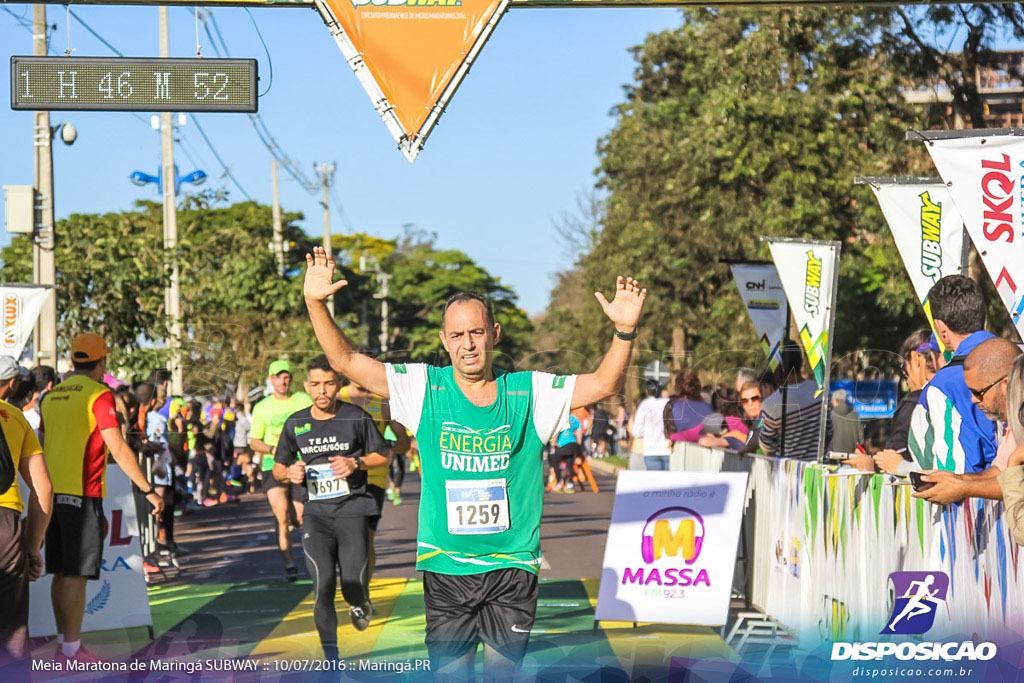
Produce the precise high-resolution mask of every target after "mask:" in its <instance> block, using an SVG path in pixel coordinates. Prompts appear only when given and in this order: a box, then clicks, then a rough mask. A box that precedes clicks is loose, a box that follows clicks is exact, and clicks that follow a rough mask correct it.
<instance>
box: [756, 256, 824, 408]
mask: <svg viewBox="0 0 1024 683" xmlns="http://www.w3.org/2000/svg"><path fill="white" fill-rule="evenodd" d="M766 239H767V241H768V248H769V249H770V250H771V253H772V260H773V261H774V262H775V267H776V268H777V269H778V272H779V279H780V280H781V281H782V289H783V290H784V291H785V293H786V298H787V299H788V300H789V307H790V310H792V311H793V319H794V320H795V321H796V327H797V329H798V330H800V342H801V343H802V344H803V347H804V351H806V352H807V362H808V363H809V364H810V368H811V373H812V374H813V376H814V380H815V381H816V382H817V383H818V387H822V388H823V387H824V386H825V381H826V373H827V371H828V365H829V362H830V357H831V355H832V346H831V344H832V340H831V338H830V337H831V335H832V327H833V325H834V323H835V300H836V278H837V275H838V268H839V243H838V242H820V241H814V240H794V239H783V238H776V237H769V238H766Z"/></svg>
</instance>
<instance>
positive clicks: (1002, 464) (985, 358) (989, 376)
mask: <svg viewBox="0 0 1024 683" xmlns="http://www.w3.org/2000/svg"><path fill="white" fill-rule="evenodd" d="M1019 355H1021V350H1020V349H1019V348H1018V347H1017V345H1016V344H1013V343H1011V342H1008V341H1007V340H1005V339H1000V338H998V337H994V338H992V339H987V340H985V341H983V342H981V343H980V344H978V346H977V347H975V349H974V350H973V351H971V353H970V354H969V355H968V356H967V358H966V359H965V360H964V381H965V383H966V384H967V390H968V391H969V392H970V393H971V398H972V400H973V401H974V404H975V406H976V407H977V408H979V409H980V410H981V411H982V412H983V413H984V414H985V415H986V416H988V418H989V419H990V420H991V421H993V422H995V423H996V424H1000V425H1004V426H1003V428H1002V429H1001V434H1000V436H1001V438H1000V440H999V447H998V449H997V450H996V458H995V460H994V461H993V462H992V465H991V466H990V467H988V468H986V469H984V470H982V471H981V472H978V473H977V474H957V473H953V472H947V471H944V470H931V471H927V472H924V473H923V474H924V477H923V478H924V480H925V481H927V482H931V483H933V484H934V486H932V487H931V488H928V489H926V490H923V491H919V492H917V493H915V494H914V495H915V496H916V497H918V498H924V499H925V500H929V501H931V502H933V503H937V504H939V505H948V504H949V503H955V502H958V501H961V500H963V499H964V498H990V499H993V500H1002V499H1003V489H1002V487H1001V486H1000V485H999V481H998V480H997V477H998V476H999V474H1000V473H1001V472H1002V471H1003V470H1004V469H1006V466H1007V463H1008V462H1009V459H1010V454H1011V453H1013V451H1014V450H1015V449H1016V448H1017V443H1016V441H1015V440H1014V438H1013V433H1012V432H1010V430H1009V428H1008V427H1006V426H1005V424H1006V380H1007V377H1008V376H1009V374H1010V369H1011V368H1012V367H1013V362H1014V361H1015V360H1016V359H1017V357H1018V356H1019Z"/></svg>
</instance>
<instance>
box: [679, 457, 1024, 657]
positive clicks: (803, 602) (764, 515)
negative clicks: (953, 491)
mask: <svg viewBox="0 0 1024 683" xmlns="http://www.w3.org/2000/svg"><path fill="white" fill-rule="evenodd" d="M670 469H672V470H677V471H692V472H720V471H744V472H748V473H749V475H750V476H749V477H748V483H747V508H746V513H745V519H744V533H743V534H741V543H742V544H744V547H741V548H740V550H739V553H738V556H739V557H740V558H745V559H746V561H745V562H743V563H741V564H742V565H743V566H738V571H737V580H736V582H735V583H736V584H737V586H739V587H741V588H743V592H744V594H745V596H746V599H747V601H748V604H750V605H752V606H753V607H755V608H757V609H758V610H760V611H762V612H764V613H765V614H766V615H767V616H768V617H770V618H771V619H774V620H776V621H777V622H779V623H780V624H783V625H785V626H786V627H787V628H788V629H789V630H791V631H792V632H794V633H796V634H798V635H799V637H800V640H801V644H802V645H813V643H814V642H828V641H857V640H861V641H873V640H878V639H879V636H878V634H879V631H881V629H882V628H883V627H884V626H885V621H886V619H887V617H888V616H889V610H890V607H891V603H890V600H891V597H890V585H889V574H890V573H891V572H895V571H936V570H938V571H944V572H946V574H948V575H949V577H950V584H949V593H948V595H947V597H946V609H945V610H941V609H940V610H939V615H938V616H937V618H936V625H935V626H934V627H933V628H932V629H931V630H930V631H929V633H928V636H927V637H928V639H929V640H934V639H937V638H938V637H941V636H942V635H943V634H946V635H947V636H948V637H953V636H954V635H965V634H966V636H968V637H969V636H971V635H972V634H981V635H982V636H983V638H982V639H988V640H993V639H994V638H995V637H996V635H994V634H1000V633H1006V634H1013V633H1016V634H1020V633H1024V562H1021V561H1020V560H1021V558H1020V546H1018V545H1017V543H1016V542H1015V541H1014V539H1013V537H1012V535H1011V534H1010V532H1009V530H1008V529H1007V528H1006V525H1005V524H1004V523H1003V520H1002V513H1003V503H1002V501H983V500H975V499H968V500H967V501H964V502H963V503H962V504H960V505H949V506H937V505H933V504H931V503H928V502H926V501H923V500H920V499H916V498H913V497H912V496H911V495H910V494H911V489H910V487H909V486H903V485H894V484H893V483H892V482H891V481H890V480H891V479H892V478H891V477H889V476H888V475H870V474H861V475H852V476H834V475H829V473H828V472H827V470H825V469H823V468H822V467H820V466H819V465H818V464H817V463H813V462H804V461H795V460H790V459H780V458H769V457H766V456H761V455H742V456H741V455H739V454H737V453H734V452H731V451H724V450H720V449H709V448H702V447H700V446H697V445H696V444H688V443H679V444H676V447H675V451H674V453H673V454H672V456H671V459H670Z"/></svg>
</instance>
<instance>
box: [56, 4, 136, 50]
mask: <svg viewBox="0 0 1024 683" xmlns="http://www.w3.org/2000/svg"><path fill="white" fill-rule="evenodd" d="M68 13H69V14H71V16H73V17H74V18H75V21H77V22H78V23H79V24H81V25H82V26H83V27H84V28H85V30H86V31H88V32H89V33H91V34H92V36H93V38H95V39H96V40H98V41H100V42H101V43H103V44H104V45H106V46H107V49H108V50H110V51H111V52H113V53H114V54H115V55H117V56H118V57H124V54H123V53H122V52H121V51H120V50H118V49H117V48H116V47H114V46H113V45H111V44H110V43H108V42H107V39H106V38H104V37H103V36H101V35H100V34H99V33H96V31H94V30H93V28H92V26H89V24H87V23H85V22H84V21H83V20H82V17H80V16H78V14H76V13H75V10H73V9H69V10H68Z"/></svg>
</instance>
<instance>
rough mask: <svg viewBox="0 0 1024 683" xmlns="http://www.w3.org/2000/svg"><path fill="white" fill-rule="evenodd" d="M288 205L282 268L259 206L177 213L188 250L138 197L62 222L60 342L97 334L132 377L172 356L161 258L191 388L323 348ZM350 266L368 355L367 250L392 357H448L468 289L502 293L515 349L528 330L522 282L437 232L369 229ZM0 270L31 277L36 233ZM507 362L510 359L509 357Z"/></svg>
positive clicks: (375, 346)
mask: <svg viewBox="0 0 1024 683" xmlns="http://www.w3.org/2000/svg"><path fill="white" fill-rule="evenodd" d="M300 219H301V215H300V214H297V213H285V214H284V216H283V235H284V242H285V244H286V245H287V251H286V253H285V274H284V275H283V276H282V275H279V273H278V270H277V263H276V259H275V256H274V253H273V251H272V248H271V245H272V215H271V208H270V207H269V206H264V205H261V204H257V203H255V202H243V203H239V204H233V205H230V206H211V205H210V203H209V202H208V201H207V198H206V197H203V196H200V197H198V198H191V199H188V200H186V201H185V203H184V204H183V206H182V207H181V208H180V209H179V211H178V227H179V248H178V250H177V252H176V253H174V254H172V253H169V252H166V251H164V250H163V248H162V247H163V228H162V207H161V205H160V204H157V203H154V202H139V204H138V205H137V208H136V209H135V210H133V211H126V212H121V213H108V214H103V215H93V214H74V215H71V216H69V217H68V218H67V219H64V220H61V221H58V223H57V226H56V227H57V236H58V240H57V251H56V265H57V309H58V348H59V349H60V350H61V352H64V353H66V351H67V349H68V347H69V345H70V342H71V339H72V337H74V336H75V335H76V334H78V333H79V332H83V331H93V332H98V333H100V334H102V335H104V336H105V337H106V339H107V343H108V345H109V346H110V347H111V349H112V353H111V366H112V367H113V368H114V369H117V370H119V371H120V372H121V373H122V374H123V375H126V376H128V377H143V376H146V375H148V372H149V371H150V370H152V369H154V368H156V367H161V366H166V365H167V361H168V358H169V357H168V353H167V349H166V348H165V342H164V340H165V339H166V338H167V334H168V320H167V317H166V316H167V312H166V309H165V302H164V287H165V285H166V283H167V282H168V275H167V273H166V269H165V266H166V265H167V264H168V263H170V262H171V259H177V260H178V263H179V266H180V272H181V309H182V316H183V322H184V326H185V331H186V338H185V339H184V341H183V348H184V367H185V385H186V392H187V393H192V394H201V395H202V394H207V395H209V394H214V393H222V392H223V391H224V390H225V388H227V387H237V386H239V385H242V386H252V385H256V384H262V382H263V378H264V376H265V373H266V369H267V366H268V365H269V363H270V361H271V360H273V359H275V358H278V357H288V358H290V359H291V360H292V361H293V363H296V364H300V365H301V364H303V363H304V362H305V361H306V360H307V359H308V358H310V357H311V356H313V355H316V354H318V353H320V348H319V346H318V345H317V343H316V339H315V337H314V335H313V332H312V327H311V326H310V324H309V318H308V316H307V314H306V307H305V304H304V302H303V299H302V278H303V273H304V264H305V256H304V255H305V254H306V253H307V252H309V251H311V250H312V247H313V244H314V242H313V240H311V239H310V238H309V236H307V235H306V234H305V233H304V232H303V231H302V229H301V228H300V227H298V225H297V221H298V220H300ZM335 244H336V245H337V246H339V247H340V249H339V250H338V252H339V260H340V261H341V264H342V271H343V272H342V275H343V276H344V277H346V278H347V279H348V280H349V286H348V287H345V288H344V289H342V290H341V292H339V294H338V296H337V297H336V298H337V301H336V317H337V319H338V321H339V323H340V324H341V325H342V326H343V327H344V328H345V329H346V332H348V334H350V335H352V336H353V340H354V341H355V342H356V343H360V344H363V345H364V346H366V347H367V349H368V350H369V351H370V352H373V353H377V352H378V351H379V349H380V345H379V341H378V340H379V333H380V328H381V317H380V300H379V299H376V298H374V296H375V295H376V294H378V285H377V282H376V280H375V279H374V278H373V277H372V274H368V273H362V272H361V271H360V270H359V256H360V255H364V254H367V255H373V256H375V257H377V259H378V261H379V262H380V263H381V265H382V267H383V269H384V270H385V272H389V273H391V275H392V280H391V292H392V293H391V295H390V296H389V303H390V305H391V312H390V315H389V322H390V329H391V334H390V340H391V343H390V347H391V349H392V350H393V352H392V354H391V357H392V358H395V359H400V360H425V359H430V360H439V359H440V360H442V361H443V360H445V359H446V356H444V357H441V358H438V356H439V352H441V344H440V339H439V338H438V335H437V331H438V330H439V329H440V312H441V304H442V303H443V301H444V299H445V298H446V297H447V296H448V295H449V294H451V293H453V292H455V291H457V290H459V289H473V290H476V291H479V292H481V293H484V294H486V295H488V296H490V297H492V299H493V300H494V302H495V314H496V316H497V318H498V319H499V320H500V321H501V322H502V323H503V331H504V335H503V339H502V342H501V344H500V345H499V351H501V352H504V353H507V354H510V355H512V356H515V355H516V354H519V353H520V351H521V349H522V348H524V347H525V345H526V339H525V336H526V335H527V334H528V333H529V332H530V330H531V327H530V323H529V321H528V320H527V318H526V314H525V313H524V312H523V311H522V310H520V309H519V308H518V307H517V306H516V296H515V294H514V292H513V291H512V290H511V289H510V288H508V287H506V286H505V285H503V284H501V283H500V282H499V281H498V279H497V278H495V277H493V276H492V275H490V274H489V273H488V272H487V271H486V270H485V269H483V268H481V267H480V266H479V265H477V264H476V263H475V262H474V261H473V260H472V259H471V258H469V257H468V256H467V255H466V254H464V253H462V252H459V251H454V250H443V249H439V248H437V247H436V246H435V238H434V237H433V236H431V235H425V234H423V233H414V232H410V233H408V234H407V235H406V236H405V237H404V238H403V239H400V240H383V239H380V238H375V237H371V236H368V235H365V234H363V235H353V236H346V237H344V238H340V239H338V240H337V241H336V242H335ZM0 259H2V260H3V265H2V266H0V277H2V278H3V279H4V280H5V281H8V282H19V281H20V282H28V281H31V275H32V258H31V243H30V241H29V239H28V238H27V237H26V236H18V237H15V238H14V240H12V242H11V244H10V245H8V246H7V247H5V248H4V249H3V251H2V252H0ZM506 365H508V366H510V365H511V363H506Z"/></svg>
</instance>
